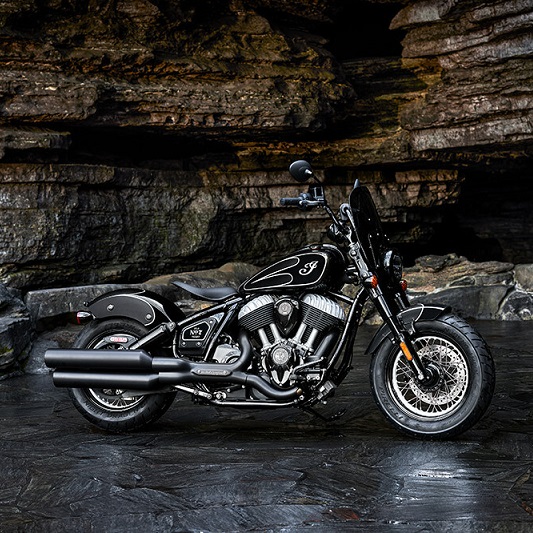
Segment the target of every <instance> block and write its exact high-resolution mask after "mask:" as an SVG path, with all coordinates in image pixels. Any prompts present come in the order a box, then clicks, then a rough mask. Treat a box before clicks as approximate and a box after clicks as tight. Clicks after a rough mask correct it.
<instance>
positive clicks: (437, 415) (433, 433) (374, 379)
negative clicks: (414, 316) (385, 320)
mask: <svg viewBox="0 0 533 533" xmlns="http://www.w3.org/2000/svg"><path fill="white" fill-rule="evenodd" d="M415 328H416V333H415V335H414V336H412V342H413V344H414V346H415V348H416V350H417V352H418V354H419V356H420V359H421V361H422V363H423V364H424V365H425V366H426V367H429V368H430V370H431V372H432V374H433V376H434V379H433V380H432V381H431V383H429V384H427V385H425V386H424V385H422V384H421V383H419V382H418V380H416V379H415V377H414V376H413V375H412V372H411V370H410V367H409V366H408V364H407V361H406V359H405V357H404V356H403V354H402V352H401V350H400V348H399V347H398V346H397V345H396V344H394V343H392V342H391V341H390V340H388V339H387V340H386V341H385V342H383V343H382V345H381V346H380V347H379V349H378V350H377V352H376V353H375V354H374V356H373V357H372V361H371V364H370V383H371V387H372V393H373V395H374V399H375V401H376V403H377V405H378V406H379V408H380V409H381V411H382V412H383V414H384V415H385V417H386V418H387V419H388V420H389V422H390V423H391V424H392V425H393V426H394V427H395V428H397V429H398V430H400V431H402V432H403V433H406V434H408V435H410V436H412V437H416V438H421V439H433V440H436V439H445V438H451V437H455V436H457V435H459V434H461V433H463V432H464V431H466V430H467V429H469V428H471V427H472V426H473V425H474V424H475V423H476V422H477V421H478V420H479V419H480V418H481V417H482V416H483V414H484V412H485V411H486V409H487V407H488V406H489V404H490V401H491V399H492V395H493V392H494V384H495V370H494V362H493V360H492V356H491V354H490V351H489V349H488V346H487V345H486V343H485V341H484V340H483V339H482V338H481V336H480V335H479V334H478V333H477V332H476V331H475V330H474V329H473V328H472V327H471V326H470V325H469V324H468V323H467V322H465V321H464V320H462V319H460V318H458V317H456V316H454V315H450V314H445V315H443V316H440V317H439V318H438V319H436V320H432V321H422V322H417V323H416V324H415Z"/></svg>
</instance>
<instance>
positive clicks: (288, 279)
mask: <svg viewBox="0 0 533 533" xmlns="http://www.w3.org/2000/svg"><path fill="white" fill-rule="evenodd" d="M345 266H346V260H345V258H344V255H343V254H342V252H340V251H339V250H338V249H337V248H336V247H335V246H332V245H331V244H316V245H311V246H306V247H305V248H302V249H301V250H298V251H297V252H295V253H294V254H292V255H290V256H288V257H285V258H284V259H281V260H280V261H278V262H276V263H274V264H272V265H270V266H268V267H266V268H264V269H263V270H261V271H259V272H258V273H257V274H255V276H252V277H251V278H250V279H248V280H246V281H245V282H244V283H243V284H242V285H241V287H240V291H242V292H245V293H254V292H264V291H271V292H286V291H290V290H312V289H314V290H316V289H320V288H329V289H333V290H338V289H340V288H341V287H342V285H343V283H344V281H343V279H344V271H345Z"/></svg>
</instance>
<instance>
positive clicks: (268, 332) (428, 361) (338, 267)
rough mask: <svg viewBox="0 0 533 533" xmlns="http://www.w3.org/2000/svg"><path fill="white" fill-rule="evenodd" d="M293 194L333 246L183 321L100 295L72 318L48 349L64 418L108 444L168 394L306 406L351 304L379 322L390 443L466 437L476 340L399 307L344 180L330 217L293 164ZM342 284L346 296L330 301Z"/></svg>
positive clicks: (441, 311)
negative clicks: (317, 212) (65, 337)
mask: <svg viewBox="0 0 533 533" xmlns="http://www.w3.org/2000/svg"><path fill="white" fill-rule="evenodd" d="M289 171H290V173H291V175H292V176H293V177H294V179H295V180H296V181H298V182H299V183H304V182H307V181H311V185H310V186H309V189H308V191H307V192H306V193H302V194H300V195H299V196H298V197H296V198H282V199H281V204H282V205H284V206H295V207H297V208H300V209H302V210H308V209H311V208H322V209H324V210H325V211H326V213H327V214H328V215H329V217H330V218H331V220H332V223H331V225H330V227H329V229H328V232H327V234H328V236H329V238H330V239H331V240H332V241H333V243H334V244H315V245H309V246H306V247H305V248H302V249H300V250H298V251H296V252H294V253H293V254H292V255H290V256H288V257H286V258H284V259H281V260H279V261H277V262H275V263H274V264H272V265H270V266H268V267H266V268H264V269H263V270H261V271H259V272H258V273H257V274H255V275H254V276H252V277H251V278H249V279H248V280H246V281H245V282H244V283H243V284H242V285H241V286H240V287H239V289H238V290H236V289H234V288H231V287H215V288H198V287H195V286H192V285H188V284H185V283H181V282H179V281H175V282H174V284H175V285H176V286H177V287H179V288H181V289H184V290H185V291H187V292H188V293H190V294H191V295H193V296H194V297H196V298H198V299H201V300H205V301H208V302H211V303H212V305H211V306H210V307H208V308H207V309H204V310H201V311H199V312H196V313H193V314H191V315H189V316H185V314H184V313H183V312H182V311H181V310H180V309H179V308H178V306H177V305H176V304H174V303H172V302H171V301H170V300H168V299H166V298H163V297H162V296H159V295H157V294H155V293H153V292H150V291H146V290H140V289H135V288H129V289H121V290H116V291H113V292H110V293H107V294H104V295H102V296H100V297H98V298H96V299H95V300H93V301H92V302H90V303H89V304H86V305H87V308H88V309H87V310H84V311H80V312H78V314H77V316H78V321H79V322H80V323H84V324H85V327H84V329H83V330H82V332H81V333H80V335H79V336H78V338H77V339H76V341H75V343H74V345H73V347H72V349H67V350H59V349H53V350H48V351H47V352H46V354H45V363H46V365H47V366H48V367H50V368H53V369H54V371H53V381H54V384H55V385H56V386H58V387H68V391H69V394H70V397H71V399H72V401H73V403H74V405H75V407H76V408H77V409H78V411H79V412H80V413H81V414H82V415H83V416H84V417H85V418H86V419H87V420H89V421H90V422H92V423H93V424H95V425H96V426H98V427H100V428H103V429H105V430H108V431H113V432H123V431H128V430H133V429H139V428H142V427H145V426H146V425H148V424H150V423H152V422H154V421H155V420H157V419H158V418H159V417H160V416H161V415H162V414H163V413H164V412H165V411H166V410H167V409H168V408H169V407H170V405H171V404H172V402H173V400H174V398H175V395H176V393H177V392H178V391H181V392H185V393H188V394H190V395H191V397H192V398H193V399H194V400H195V401H198V402H204V403H207V404H211V405H217V406H227V407H237V408H241V407H242V408H249V407H252V408H276V407H288V406H294V407H299V408H303V409H306V410H311V412H315V413H316V411H314V409H313V406H314V405H316V404H319V403H321V402H322V403H325V401H326V400H327V399H328V398H329V397H331V396H333V394H334V392H335V389H336V388H337V387H338V386H339V385H340V384H341V382H342V381H343V380H344V378H345V377H346V376H347V374H348V372H349V371H350V369H351V361H352V356H353V345H354V339H355V336H356V334H357V329H358V325H359V322H360V319H361V315H362V311H363V306H364V304H365V302H367V300H370V301H371V302H372V303H373V304H374V306H375V307H376V308H377V310H378V312H379V314H380V315H381V317H382V319H383V324H382V326H381V327H380V328H379V329H378V330H377V332H376V333H375V335H374V337H373V339H372V341H371V342H370V345H369V346H368V348H367V350H366V353H367V354H369V355H370V356H371V360H370V383H371V389H372V394H373V397H374V399H375V402H376V403H377V405H378V406H379V408H380V409H381V411H382V412H383V414H384V416H385V418H386V419H387V420H388V421H389V422H390V423H391V424H392V426H394V427H395V428H396V429H398V430H399V431H401V432H403V433H406V434H408V435H410V436H412V437H416V438H421V439H444V438H450V437H454V436H456V435H459V434H461V433H462V432H464V431H466V430H468V429H469V428H471V427H472V426H473V425H474V424H475V423H476V422H477V421H478V420H479V419H480V418H481V417H482V415H483V414H484V412H485V411H486V409H487V407H488V405H489V404H490V401H491V399H492V395H493V391H494V383H495V369H494V363H493V360H492V356H491V354H490V351H489V349H488V347H487V345H486V343H485V342H484V340H483V339H482V338H481V336H480V335H479V334H478V333H477V332H476V331H475V330H474V329H473V328H472V327H471V326H470V325H469V324H468V323H467V322H465V321H464V320H463V319H461V318H459V317H458V316H455V315H454V314H452V312H451V311H450V309H449V308H447V307H442V306H439V305H424V304H420V303H419V304H416V305H411V304H410V303H409V299H408V297H407V295H406V282H405V280H403V279H402V274H403V273H402V258H401V256H400V255H399V253H398V252H397V250H395V249H394V248H391V247H390V245H389V241H388V239H387V237H386V235H385V234H384V232H383V229H382V226H381V222H380V218H379V216H378V213H377V210H376V207H375V205H374V202H373V200H372V197H371V195H370V192H369V190H368V189H367V188H366V187H364V186H362V185H361V184H360V183H359V181H356V183H355V185H354V188H353V190H352V191H351V194H350V196H349V201H348V203H343V204H342V205H341V206H340V208H339V211H338V213H337V214H336V213H335V212H334V211H333V210H332V209H331V208H330V206H329V205H328V203H327V200H326V196H325V191H324V186H323V184H322V183H321V182H320V180H319V179H318V178H317V177H316V176H315V174H314V172H313V170H312V168H311V166H310V165H309V163H307V162H306V161H295V162H294V163H292V165H291V166H290V168H289ZM348 285H355V287H356V293H355V296H354V297H350V296H348V295H347V294H345V293H344V292H343V288H345V287H346V286H348Z"/></svg>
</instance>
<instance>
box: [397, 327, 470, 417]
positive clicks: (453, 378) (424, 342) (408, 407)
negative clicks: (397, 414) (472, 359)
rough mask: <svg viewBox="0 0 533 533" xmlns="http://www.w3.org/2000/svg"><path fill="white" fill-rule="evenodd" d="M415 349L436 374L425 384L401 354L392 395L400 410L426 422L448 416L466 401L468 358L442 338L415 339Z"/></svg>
mask: <svg viewBox="0 0 533 533" xmlns="http://www.w3.org/2000/svg"><path fill="white" fill-rule="evenodd" d="M415 348H416V350H417V352H418V355H419V356H420V359H421V361H422V364H423V365H424V366H426V367H427V368H428V369H429V370H430V371H431V372H432V374H433V376H434V379H433V380H432V382H431V384H430V385H426V386H425V385H422V384H420V383H419V382H418V380H417V379H416V378H415V377H414V376H413V373H412V371H411V368H410V367H409V365H408V364H407V361H406V360H405V358H404V357H403V356H402V353H401V351H399V352H398V354H397V356H396V358H395V361H394V363H393V365H392V368H391V376H390V381H389V383H390V386H391V389H392V390H391V395H392V396H393V397H394V398H395V401H396V403H397V404H398V407H400V408H401V409H403V410H404V411H405V412H406V413H408V414H412V415H413V416H419V417H421V418H423V419H427V418H432V419H439V418H442V417H445V416H448V415H449V414H450V413H452V412H453V411H454V410H455V409H457V408H458V407H459V406H460V405H461V402H462V401H463V400H464V398H465V395H466V392H467V386H468V380H469V370H468V363H467V360H466V358H465V356H464V355H463V354H462V353H461V351H460V350H459V349H458V347H457V346H456V345H454V344H452V343H451V342H449V341H447V340H446V339H443V338H441V337H435V336H430V337H421V338H419V339H416V342H415Z"/></svg>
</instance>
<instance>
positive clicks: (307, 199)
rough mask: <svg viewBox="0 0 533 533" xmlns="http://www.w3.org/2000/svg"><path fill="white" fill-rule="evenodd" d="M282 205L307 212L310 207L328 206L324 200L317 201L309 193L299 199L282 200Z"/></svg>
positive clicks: (303, 194)
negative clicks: (292, 206)
mask: <svg viewBox="0 0 533 533" xmlns="http://www.w3.org/2000/svg"><path fill="white" fill-rule="evenodd" d="M279 203H280V204H281V205H287V206H289V205H294V206H296V207H297V208H298V209H302V210H304V211H305V210H306V209H307V208H309V207H320V206H324V205H326V203H325V202H324V200H323V199H316V198H315V197H313V196H312V195H311V194H309V193H305V192H303V193H302V194H300V196H298V198H280V201H279Z"/></svg>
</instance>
